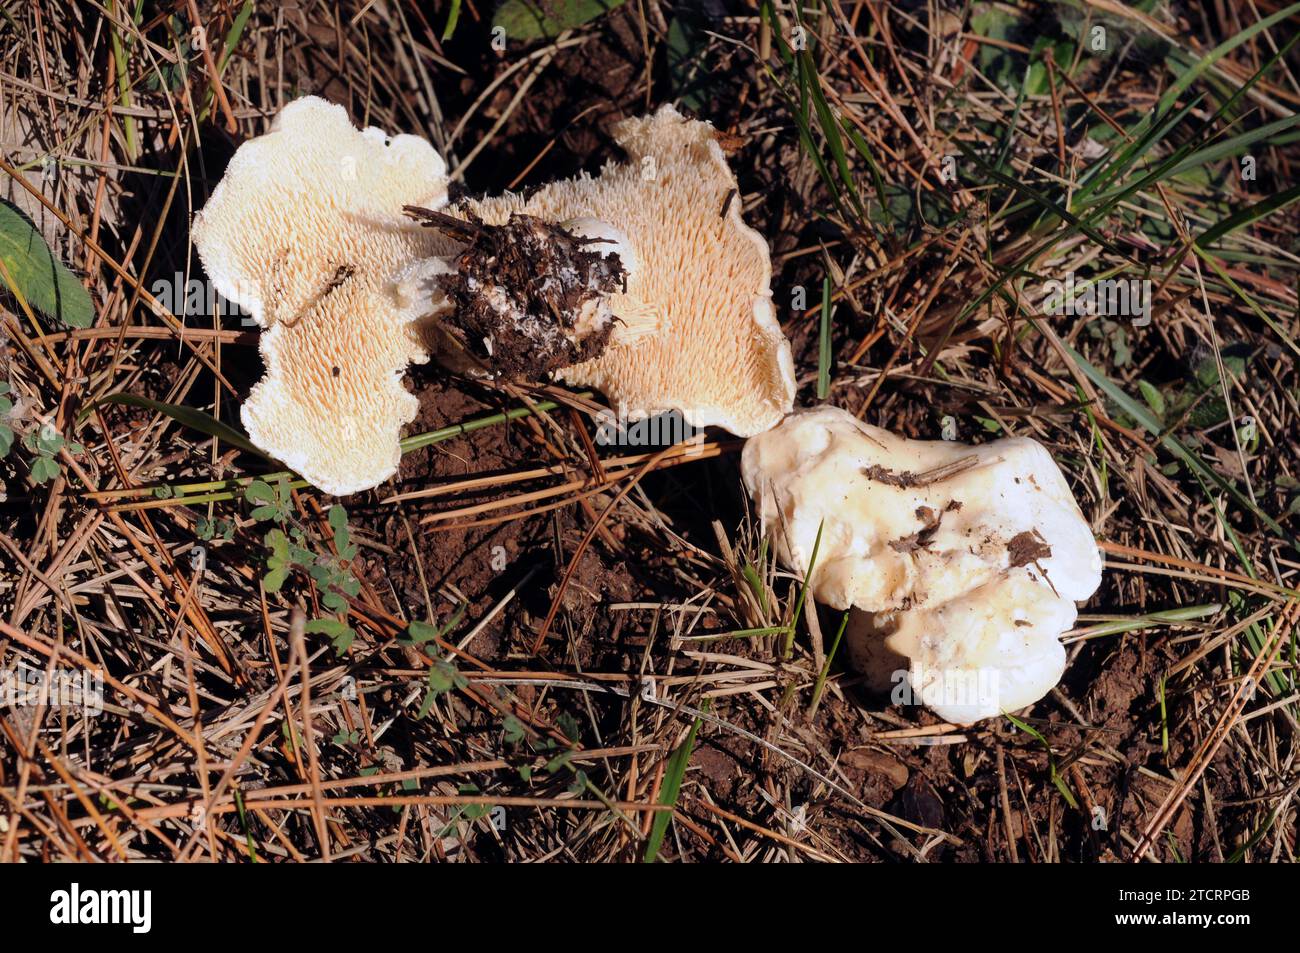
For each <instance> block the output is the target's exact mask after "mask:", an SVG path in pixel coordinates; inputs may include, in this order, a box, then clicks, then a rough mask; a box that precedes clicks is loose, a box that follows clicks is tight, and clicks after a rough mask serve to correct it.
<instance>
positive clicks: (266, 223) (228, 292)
mask: <svg viewBox="0 0 1300 953" xmlns="http://www.w3.org/2000/svg"><path fill="white" fill-rule="evenodd" d="M446 198H447V175H446V165H445V164H444V162H443V160H442V158H441V157H440V156H439V155H438V153H437V152H436V151H434V149H433V147H432V146H431V145H429V143H427V142H425V141H424V140H423V139H421V138H419V137H417V136H405V135H400V136H392V137H389V136H387V135H385V134H384V132H382V131H381V130H379V129H374V128H370V129H365V130H358V129H356V128H355V127H353V125H352V123H351V122H350V121H349V119H348V116H347V112H346V111H345V110H344V109H343V107H342V106H336V105H332V104H330V103H328V102H326V101H325V100H322V99H318V98H316V97H306V98H303V99H299V100H296V101H294V102H292V103H290V104H289V105H288V106H286V107H285V108H284V109H283V111H281V113H280V114H279V116H277V117H276V119H275V122H274V124H273V125H272V127H271V130H270V131H269V132H267V133H266V134H265V135H263V136H259V137H258V138H256V139H252V140H250V141H248V142H246V143H244V144H243V145H242V146H240V148H239V149H238V151H236V153H235V155H234V157H233V158H232V159H231V160H230V165H229V167H228V168H227V169H226V173H225V175H224V177H223V178H222V179H221V182H220V183H219V184H218V185H217V188H216V189H215V191H214V192H213V193H212V196H211V198H210V199H209V200H208V202H207V204H206V205H205V206H204V207H203V210H202V211H201V212H199V213H198V214H197V215H196V216H195V219H194V226H193V236H194V243H195V245H196V246H197V248H198V251H199V256H200V257H201V258H202V260H203V264H204V267H205V269H206V270H207V273H208V276H209V277H210V278H211V279H212V281H213V283H214V284H215V285H216V287H217V290H218V291H220V292H221V294H222V295H224V296H225V297H226V298H228V299H230V300H231V301H234V302H235V303H237V304H239V305H240V306H242V307H243V308H244V309H245V310H247V311H248V312H249V313H250V314H251V315H252V317H253V318H254V319H255V320H256V321H257V323H258V324H259V325H261V326H262V327H263V328H264V329H265V330H264V331H263V333H262V336H261V342H260V346H261V351H262V357H263V360H264V361H265V363H266V376H265V377H264V378H263V379H262V380H261V382H260V383H258V384H257V385H256V386H255V387H254V388H253V390H252V392H251V393H250V394H249V396H248V399H247V400H246V401H245V403H244V405H243V408H242V410H241V413H240V416H241V418H242V420H243V423H244V427H245V428H246V429H247V431H248V435H249V438H250V439H251V440H252V441H253V443H254V444H256V445H257V446H258V447H260V448H262V449H263V450H265V451H267V452H268V453H270V454H272V455H273V456H275V457H277V458H278V459H280V460H282V461H283V462H284V463H286V464H288V465H289V466H290V467H292V468H293V469H295V470H297V471H298V472H299V473H301V474H302V475H303V476H304V477H305V478H306V479H308V480H310V481H311V482H312V483H314V484H315V485H316V486H318V487H320V488H321V489H322V490H325V491H326V492H329V493H335V494H344V493H350V492H354V491H356V490H360V489H365V488H368V487H372V486H375V485H377V484H379V483H381V482H382V481H383V480H385V479H387V478H388V477H389V476H391V475H392V474H393V473H394V472H395V471H396V469H397V465H398V461H399V459H400V455H401V454H400V448H399V443H398V441H399V437H400V431H401V428H402V426H403V425H404V424H406V423H407V422H409V421H410V420H411V419H412V418H414V416H415V413H416V411H417V409H418V407H417V404H416V400H415V398H414V397H413V396H412V395H411V394H410V393H408V392H407V390H406V389H405V388H404V387H403V385H402V374H403V373H404V372H405V370H406V366H407V365H408V364H410V363H412V362H420V361H424V360H427V354H426V352H425V349H424V346H423V344H422V340H421V334H420V331H419V328H418V326H417V321H418V319H419V318H421V317H423V316H424V315H425V314H427V313H428V312H431V311H435V310H437V309H438V308H440V307H441V306H442V304H441V303H440V299H439V298H438V297H437V296H438V294H439V292H438V285H437V282H436V281H435V280H434V279H435V278H436V276H437V275H438V274H440V273H441V272H442V271H444V270H445V268H444V267H442V266H440V264H439V263H437V262H436V261H435V262H431V263H426V264H420V265H417V264H415V263H417V262H421V261H422V260H424V259H427V258H428V257H429V255H430V254H431V241H430V236H429V235H428V234H427V233H426V232H425V231H424V230H423V229H421V228H420V226H419V225H418V224H417V223H415V222H412V221H411V220H410V219H409V218H408V217H407V216H406V215H405V214H404V213H403V211H402V209H403V206H405V205H420V206H423V207H429V208H438V207H441V206H442V205H443V204H445V202H446Z"/></svg>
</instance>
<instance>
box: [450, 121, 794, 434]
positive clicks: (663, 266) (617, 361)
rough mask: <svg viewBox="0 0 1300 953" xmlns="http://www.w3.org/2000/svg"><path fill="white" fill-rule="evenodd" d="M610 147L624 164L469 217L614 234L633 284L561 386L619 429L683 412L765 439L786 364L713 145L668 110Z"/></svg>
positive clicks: (753, 252)
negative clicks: (606, 333)
mask: <svg viewBox="0 0 1300 953" xmlns="http://www.w3.org/2000/svg"><path fill="white" fill-rule="evenodd" d="M614 139H615V141H616V142H617V143H618V144H619V145H620V146H621V147H622V148H623V151H624V152H625V153H626V156H627V158H626V161H623V162H611V163H609V164H607V165H606V166H605V167H604V168H603V169H601V172H600V174H599V175H598V176H596V177H594V178H593V177H591V176H588V175H585V174H584V175H580V176H578V177H577V178H574V179H569V180H566V181H562V182H553V183H551V184H550V185H546V186H543V187H542V188H541V189H538V190H537V191H535V192H533V193H532V194H530V195H528V196H527V197H525V196H522V195H515V194H506V195H502V196H498V197H492V198H486V199H482V200H479V201H473V202H468V203H466V206H465V207H466V208H467V209H468V210H470V211H472V212H473V213H475V214H476V215H478V216H479V217H480V218H481V219H482V220H483V221H484V222H486V223H488V224H491V225H501V224H504V223H505V222H506V221H508V220H509V218H510V216H511V214H512V213H523V214H526V215H533V216H537V217H538V218H541V219H543V220H545V221H550V222H574V223H577V227H576V230H577V231H579V232H580V233H582V234H586V235H599V234H601V232H602V230H605V229H607V230H608V231H609V232H610V233H612V234H614V235H616V236H617V240H616V241H615V242H614V243H612V244H613V247H614V248H615V249H616V250H617V251H618V252H619V253H620V257H622V258H623V259H625V262H624V263H625V266H626V267H627V270H628V275H627V281H626V291H624V292H620V293H616V294H613V295H611V296H610V298H609V300H608V306H609V310H610V311H611V312H612V313H613V315H614V317H615V327H614V331H613V333H612V335H611V338H610V344H609V346H608V347H607V348H605V350H604V351H603V352H602V353H601V354H600V355H599V356H598V357H596V358H595V359H593V360H589V361H585V362H583V363H580V364H575V365H574V366H572V367H568V368H564V369H563V370H561V371H559V372H558V373H557V375H556V376H558V377H559V378H560V379H561V380H564V381H566V382H567V383H570V384H573V385H576V386H580V387H594V388H596V389H597V390H599V391H601V392H602V393H604V394H605V395H606V396H607V397H608V398H609V399H610V401H611V402H612V403H613V404H614V405H615V409H616V410H617V411H618V412H619V413H620V414H621V415H625V416H627V417H628V418H632V419H635V418H638V417H644V416H650V415H653V414H656V413H659V412H662V411H666V410H678V411H680V412H681V413H682V415H683V417H684V418H685V419H686V420H687V421H688V422H689V423H691V424H693V425H694V426H696V427H705V426H712V425H716V426H719V427H722V428H724V429H726V430H728V431H730V432H731V433H734V434H736V435H737V436H741V437H749V436H752V435H753V434H756V433H761V432H762V431H764V430H766V429H768V428H769V427H771V426H773V425H775V424H776V423H777V422H778V421H779V420H780V419H781V418H782V417H783V416H785V414H787V413H789V411H790V408H791V406H792V405H793V400H794V363H793V361H792V360H791V357H790V345H789V343H788V342H787V341H786V339H785V335H784V334H783V333H782V331H781V326H780V324H778V322H777V320H776V312H775V310H774V308H773V306H772V292H771V286H770V281H771V274H772V266H771V261H770V259H769V256H768V250H767V243H766V242H765V241H764V239H763V236H761V235H760V234H758V232H756V231H754V230H753V229H752V228H749V227H748V226H747V225H745V223H744V221H743V220H742V219H741V215H740V200H739V195H738V193H737V191H736V179H735V176H733V175H732V174H731V170H730V169H729V168H728V167H727V161H726V158H725V157H724V156H723V153H722V149H721V147H720V146H719V145H718V142H717V138H716V133H715V131H714V129H713V127H712V126H711V125H709V124H708V123H706V122H699V121H695V120H688V119H685V118H684V117H682V115H681V114H680V113H678V112H677V110H675V109H674V108H673V107H671V106H663V107H661V108H660V109H659V111H658V112H656V113H655V114H654V115H653V116H647V117H644V118H639V119H627V120H624V121H623V122H621V123H619V124H618V125H617V126H615V128H614ZM452 211H453V214H454V213H455V210H452ZM592 247H593V248H599V247H601V246H598V245H597V246H592Z"/></svg>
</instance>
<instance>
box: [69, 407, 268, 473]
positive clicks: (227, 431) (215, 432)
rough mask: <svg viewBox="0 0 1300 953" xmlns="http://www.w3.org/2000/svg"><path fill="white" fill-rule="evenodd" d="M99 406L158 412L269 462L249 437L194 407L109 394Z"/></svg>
mask: <svg viewBox="0 0 1300 953" xmlns="http://www.w3.org/2000/svg"><path fill="white" fill-rule="evenodd" d="M99 404H125V405H127V406H128V407H143V408H144V409H145V410H152V411H156V412H157V413H160V414H163V415H164V416H167V417H170V418H171V419H172V420H174V421H176V422H177V423H178V424H184V425H185V426H186V427H189V428H190V429H191V430H197V431H198V432H199V433H205V434H207V435H208V436H209V437H216V438H217V439H218V440H224V441H225V442H226V443H228V444H230V445H231V446H232V447H238V448H239V449H240V450H243V451H244V452H246V453H254V454H257V456H259V457H261V458H262V459H264V460H269V459H270V457H268V456H267V455H266V454H264V453H263V452H262V451H261V450H258V449H257V448H256V447H255V446H253V445H252V444H251V443H250V442H249V440H248V438H247V437H245V436H244V435H243V434H242V433H240V432H239V431H238V430H236V429H235V428H233V427H231V426H228V425H227V424H223V423H222V422H221V421H220V420H217V419H216V418H215V417H213V416H212V415H211V414H205V413H204V412H203V411H201V410H197V409H195V408H193V407H182V406H180V405H178V404H165V403H163V402H162V401H160V400H152V399H150V398H148V397H137V396H136V395H135V394H109V395H108V396H107V397H103V398H100V399H99V400H97V401H96V402H95V405H96V406H98V405H99Z"/></svg>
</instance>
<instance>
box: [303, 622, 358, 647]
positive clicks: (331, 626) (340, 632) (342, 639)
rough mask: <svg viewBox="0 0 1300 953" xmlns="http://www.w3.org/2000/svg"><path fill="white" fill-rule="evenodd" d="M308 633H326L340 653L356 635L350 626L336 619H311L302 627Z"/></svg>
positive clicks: (349, 644)
mask: <svg viewBox="0 0 1300 953" xmlns="http://www.w3.org/2000/svg"><path fill="white" fill-rule="evenodd" d="M303 631H304V632H306V633H307V634H308V635H327V636H329V637H330V639H331V641H333V643H334V648H335V650H336V651H337V652H338V653H339V655H342V654H343V653H344V652H346V651H347V650H348V648H349V647H350V646H351V645H352V643H353V641H354V640H355V639H356V637H357V633H356V632H355V631H353V629H352V626H350V625H348V624H347V623H345V622H340V621H339V620H338V619H329V618H326V619H312V620H311V621H310V622H308V623H307V625H306V626H304V627H303Z"/></svg>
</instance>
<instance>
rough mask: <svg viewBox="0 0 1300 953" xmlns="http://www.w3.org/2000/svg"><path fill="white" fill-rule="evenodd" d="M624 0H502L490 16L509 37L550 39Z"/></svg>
mask: <svg viewBox="0 0 1300 953" xmlns="http://www.w3.org/2000/svg"><path fill="white" fill-rule="evenodd" d="M623 3H624V0H505V3H503V4H501V6H499V7H497V12H496V16H494V17H493V18H492V25H493V26H494V27H501V28H502V29H504V30H505V32H506V38H507V39H510V40H541V39H547V40H551V39H554V38H555V37H557V36H559V35H560V34H561V33H563V32H564V31H565V30H572V29H573V28H574V27H579V26H582V25H583V24H584V23H590V22H591V21H592V20H594V19H596V18H597V17H598V16H600V15H601V14H604V13H608V12H609V11H611V10H616V9H618V8H619V7H621V6H622V5H623Z"/></svg>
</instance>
